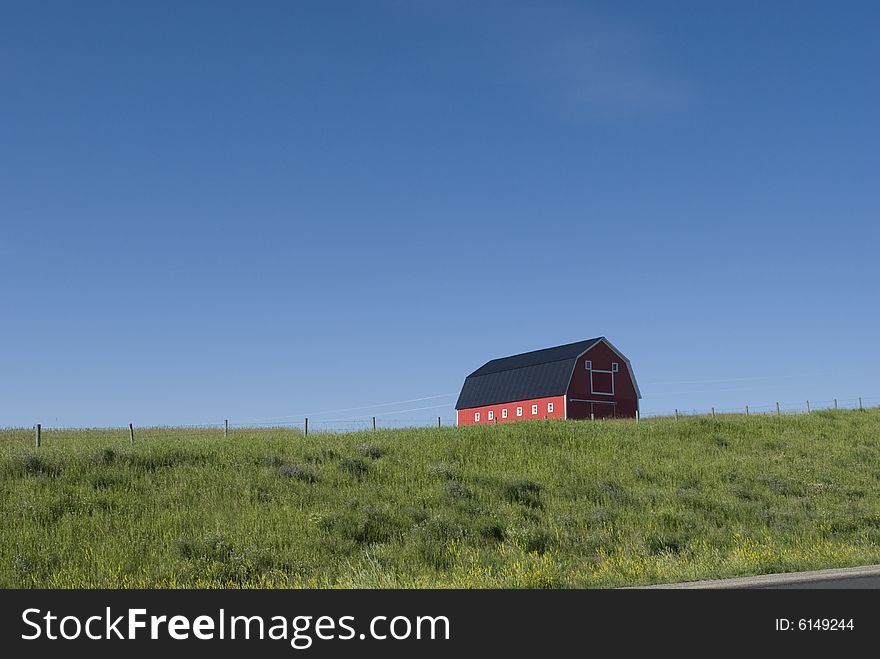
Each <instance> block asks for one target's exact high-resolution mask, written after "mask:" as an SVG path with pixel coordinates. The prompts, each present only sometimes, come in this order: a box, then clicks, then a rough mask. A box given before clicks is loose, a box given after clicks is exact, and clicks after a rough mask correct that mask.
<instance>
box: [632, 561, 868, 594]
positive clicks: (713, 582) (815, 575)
mask: <svg viewBox="0 0 880 659" xmlns="http://www.w3.org/2000/svg"><path fill="white" fill-rule="evenodd" d="M877 576H880V565H860V566H858V567H846V568H832V569H828V570H812V571H810V572H782V573H777V574H760V575H756V576H752V577H735V578H733V579H704V580H701V581H682V582H678V583H663V584H652V585H650V586H631V587H630V588H634V589H642V590H656V589H670V590H690V589H717V588H775V587H777V586H787V585H791V584H800V583H820V582H822V581H834V580H838V579H856V578H859V577H877Z"/></svg>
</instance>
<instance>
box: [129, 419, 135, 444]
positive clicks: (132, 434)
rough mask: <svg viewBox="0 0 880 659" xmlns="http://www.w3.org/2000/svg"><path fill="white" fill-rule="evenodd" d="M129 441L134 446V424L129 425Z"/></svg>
mask: <svg viewBox="0 0 880 659" xmlns="http://www.w3.org/2000/svg"><path fill="white" fill-rule="evenodd" d="M128 439H129V441H130V442H131V443H132V444H134V424H133V423H129V424H128Z"/></svg>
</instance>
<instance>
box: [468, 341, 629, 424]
mask: <svg viewBox="0 0 880 659" xmlns="http://www.w3.org/2000/svg"><path fill="white" fill-rule="evenodd" d="M641 397H642V395H641V393H640V392H639V385H638V384H636V378H635V375H634V374H633V370H632V364H630V363H629V360H628V359H627V358H626V357H625V356H624V355H623V353H621V352H620V351H619V350H618V349H617V348H615V347H614V346H613V345H611V343H610V342H609V341H608V339H606V338H605V337H604V336H600V337H599V338H597V339H589V340H587V341H578V342H577V343H569V344H567V345H564V346H557V347H555V348H545V349H544V350H534V351H532V352H524V353H522V354H521V355H513V356H512V357H502V358H501V359H493V360H492V361H490V362H487V363H485V364H483V365H482V366H481V367H480V368H478V369H477V370H476V371H474V372H473V373H471V374H470V375H468V376H467V378H466V379H465V381H464V386H463V387H462V388H461V394H459V396H458V402H457V403H456V404H455V411H456V421H457V423H458V424H459V425H461V426H467V425H471V424H474V423H506V422H508V421H523V420H525V419H544V418H550V419H605V418H621V417H635V416H636V415H637V414H638V411H639V399H640V398H641Z"/></svg>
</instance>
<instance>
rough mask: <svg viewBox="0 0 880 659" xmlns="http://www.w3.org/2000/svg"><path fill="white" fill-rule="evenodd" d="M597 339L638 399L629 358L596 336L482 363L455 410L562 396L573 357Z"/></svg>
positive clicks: (572, 365)
mask: <svg viewBox="0 0 880 659" xmlns="http://www.w3.org/2000/svg"><path fill="white" fill-rule="evenodd" d="M599 341H604V342H605V343H606V344H607V345H608V347H609V348H611V349H612V350H613V351H614V352H616V353H617V354H618V355H620V357H621V359H623V360H624V362H625V363H626V365H627V369H628V370H629V373H630V377H632V378H633V385H634V386H635V390H636V394H637V395H638V396H639V398H641V394H640V393H639V388H638V385H637V384H636V381H635V376H633V373H632V365H631V364H630V363H629V360H628V359H627V358H626V357H624V356H623V355H622V354H621V353H620V351H619V350H617V348H615V347H614V346H612V345H611V343H609V342H608V339H606V338H605V337H604V336H600V337H597V338H595V339H587V340H586V341H577V342H575V343H567V344H565V345H562V346H556V347H553V348H545V349H543V350H533V351H532V352H524V353H522V354H520V355H513V356H511V357H502V358H500V359H493V360H492V361H490V362H486V363H485V364H483V365H482V366H481V367H480V368H478V369H477V370H476V371H474V372H473V373H471V374H470V375H468V376H467V378H465V381H464V386H463V387H462V388H461V394H459V396H458V402H457V403H456V404H455V409H457V410H462V409H466V408H470V407H481V406H483V405H495V404H498V403H509V402H511V401H515V400H526V399H529V398H544V397H546V396H559V395H562V394H564V393H565V392H566V391H567V389H568V383H569V381H570V380H571V374H572V372H573V371H574V364H575V361H577V358H578V357H580V356H581V355H582V354H583V353H585V352H586V351H587V350H589V349H590V348H592V347H593V346H594V345H596V344H597V343H599Z"/></svg>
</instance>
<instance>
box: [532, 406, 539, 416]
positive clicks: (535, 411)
mask: <svg viewBox="0 0 880 659" xmlns="http://www.w3.org/2000/svg"><path fill="white" fill-rule="evenodd" d="M537 413H538V406H537V405H532V414H537Z"/></svg>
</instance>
